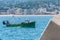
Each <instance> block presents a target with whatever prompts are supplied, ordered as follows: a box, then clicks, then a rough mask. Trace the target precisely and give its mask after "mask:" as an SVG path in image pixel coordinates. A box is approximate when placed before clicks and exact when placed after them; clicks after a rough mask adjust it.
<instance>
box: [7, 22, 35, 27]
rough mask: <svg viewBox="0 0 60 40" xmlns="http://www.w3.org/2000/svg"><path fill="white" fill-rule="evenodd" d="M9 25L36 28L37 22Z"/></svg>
mask: <svg viewBox="0 0 60 40" xmlns="http://www.w3.org/2000/svg"><path fill="white" fill-rule="evenodd" d="M6 26H7V27H25V28H34V27H35V22H30V23H20V24H6Z"/></svg>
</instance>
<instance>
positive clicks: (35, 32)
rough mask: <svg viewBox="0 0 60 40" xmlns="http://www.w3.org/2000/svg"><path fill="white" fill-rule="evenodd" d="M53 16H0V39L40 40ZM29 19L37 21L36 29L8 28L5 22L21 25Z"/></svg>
mask: <svg viewBox="0 0 60 40" xmlns="http://www.w3.org/2000/svg"><path fill="white" fill-rule="evenodd" d="M52 17H53V16H14V17H12V16H0V39H2V40H38V39H39V38H40V36H41V33H42V32H43V30H44V28H45V27H46V25H47V23H48V22H49V20H50V19H51V18H52ZM25 19H29V20H30V21H35V22H36V24H35V28H21V27H7V26H5V25H3V23H2V22H3V21H4V20H8V21H9V22H10V23H21V22H23V21H25Z"/></svg>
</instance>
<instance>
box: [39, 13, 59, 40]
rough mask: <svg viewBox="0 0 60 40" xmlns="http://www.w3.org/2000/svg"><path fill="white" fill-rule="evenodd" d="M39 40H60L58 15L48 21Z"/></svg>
mask: <svg viewBox="0 0 60 40" xmlns="http://www.w3.org/2000/svg"><path fill="white" fill-rule="evenodd" d="M40 40H60V14H59V15H57V16H55V17H54V18H53V19H52V20H51V21H50V23H49V24H48V26H47V27H46V29H45V30H44V32H43V34H42V36H41V38H40Z"/></svg>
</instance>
